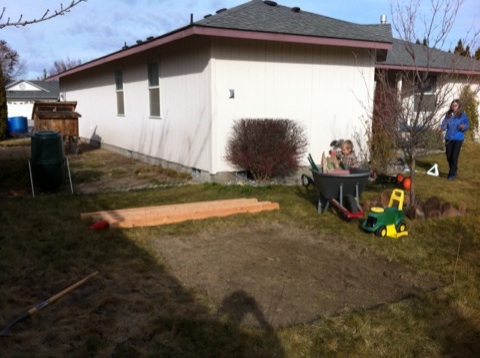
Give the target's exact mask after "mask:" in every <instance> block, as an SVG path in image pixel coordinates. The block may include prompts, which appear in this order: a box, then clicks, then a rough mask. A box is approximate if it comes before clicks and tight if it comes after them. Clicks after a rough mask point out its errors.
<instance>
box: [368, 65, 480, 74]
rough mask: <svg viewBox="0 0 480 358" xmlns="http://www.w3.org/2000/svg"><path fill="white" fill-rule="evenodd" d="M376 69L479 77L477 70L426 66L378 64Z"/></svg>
mask: <svg viewBox="0 0 480 358" xmlns="http://www.w3.org/2000/svg"><path fill="white" fill-rule="evenodd" d="M375 68H377V69H383V70H395V71H419V72H432V73H447V72H448V73H455V74H458V75H467V76H472V75H474V76H480V71H478V70H466V69H458V68H438V67H426V66H408V65H387V64H379V63H377V64H376V65H375Z"/></svg>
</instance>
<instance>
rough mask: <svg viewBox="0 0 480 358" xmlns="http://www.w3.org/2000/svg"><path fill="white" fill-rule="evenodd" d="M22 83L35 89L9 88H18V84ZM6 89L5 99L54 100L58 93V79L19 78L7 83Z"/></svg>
mask: <svg viewBox="0 0 480 358" xmlns="http://www.w3.org/2000/svg"><path fill="white" fill-rule="evenodd" d="M21 83H24V84H26V85H29V86H28V87H30V88H31V87H34V88H36V90H28V89H26V90H9V88H18V87H19V86H18V85H19V84H21ZM5 90H6V91H7V100H30V101H32V100H33V101H35V100H56V99H58V96H59V94H60V85H59V83H58V81H48V82H47V81H26V80H19V81H14V82H11V83H9V84H8V85H7V86H5Z"/></svg>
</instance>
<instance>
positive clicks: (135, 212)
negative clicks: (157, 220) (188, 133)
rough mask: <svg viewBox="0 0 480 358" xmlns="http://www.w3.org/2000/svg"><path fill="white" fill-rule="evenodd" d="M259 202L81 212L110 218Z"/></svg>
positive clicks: (86, 216)
mask: <svg viewBox="0 0 480 358" xmlns="http://www.w3.org/2000/svg"><path fill="white" fill-rule="evenodd" d="M257 202H258V200H257V199H255V198H250V199H246V198H240V199H229V200H213V201H199V202H193V203H182V204H171V205H161V206H150V207H139V208H128V209H118V210H101V211H94V212H87V213H82V214H80V218H81V219H82V220H88V219H91V220H107V219H108V218H117V217H127V216H135V215H139V214H143V213H144V212H145V211H148V212H149V213H168V212H179V211H185V210H195V209H196V208H205V207H225V206H231V205H239V204H241V203H257Z"/></svg>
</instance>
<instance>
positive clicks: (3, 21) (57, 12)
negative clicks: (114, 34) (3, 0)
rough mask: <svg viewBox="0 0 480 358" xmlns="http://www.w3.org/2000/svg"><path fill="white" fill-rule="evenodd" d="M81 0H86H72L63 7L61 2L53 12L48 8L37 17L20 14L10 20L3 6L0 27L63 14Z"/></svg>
mask: <svg viewBox="0 0 480 358" xmlns="http://www.w3.org/2000/svg"><path fill="white" fill-rule="evenodd" d="M83 1H87V0H72V2H71V3H70V5H67V6H66V7H63V4H60V8H59V9H56V10H54V11H53V12H50V10H49V9H47V10H46V11H45V12H44V14H43V15H42V16H41V17H39V18H37V19H24V18H23V15H22V14H21V15H19V16H18V19H16V20H15V19H14V20H12V19H11V18H10V17H8V16H6V11H7V8H6V7H3V9H2V12H1V13H0V29H3V28H4V27H7V26H15V27H20V26H26V25H31V24H36V23H39V22H43V21H47V20H50V19H52V18H54V17H56V16H61V15H65V14H66V13H67V12H70V10H71V9H72V8H73V7H75V6H77V5H78V4H79V3H81V2H83Z"/></svg>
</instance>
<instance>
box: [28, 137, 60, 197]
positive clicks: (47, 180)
mask: <svg viewBox="0 0 480 358" xmlns="http://www.w3.org/2000/svg"><path fill="white" fill-rule="evenodd" d="M31 164H32V174H33V179H34V183H35V184H36V185H38V186H39V187H40V188H43V189H45V190H54V189H57V188H59V187H60V186H61V185H62V183H64V182H65V154H64V151H63V142H62V136H61V135H60V133H58V132H54V131H39V132H35V134H34V135H33V137H32V142H31Z"/></svg>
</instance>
